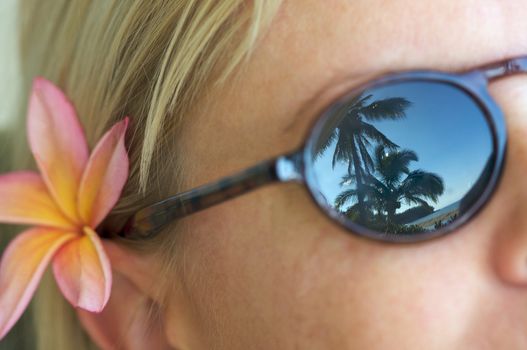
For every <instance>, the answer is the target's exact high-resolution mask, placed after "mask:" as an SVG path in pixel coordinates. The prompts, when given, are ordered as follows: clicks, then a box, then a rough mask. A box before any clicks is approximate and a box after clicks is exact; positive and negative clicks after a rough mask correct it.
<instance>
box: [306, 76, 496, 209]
mask: <svg viewBox="0 0 527 350" xmlns="http://www.w3.org/2000/svg"><path fill="white" fill-rule="evenodd" d="M368 94H373V97H372V98H371V100H370V101H371V102H373V101H374V100H380V99H385V98H393V97H403V98H406V99H407V100H409V101H410V102H411V103H412V105H411V106H410V107H409V108H408V109H407V110H406V118H404V119H400V120H396V121H388V120H384V121H368V122H369V123H371V124H373V125H374V126H375V127H376V128H377V129H378V130H379V131H381V132H382V133H383V134H384V135H386V136H387V137H388V138H389V139H390V140H392V141H393V142H395V143H396V144H398V145H399V146H400V147H401V149H410V150H413V151H415V152H416V153H417V155H418V157H419V161H417V162H412V163H411V165H410V170H416V169H422V170H425V171H427V172H432V173H436V174H438V175H439V176H441V177H442V178H443V180H444V184H445V192H444V193H443V195H442V196H441V197H440V198H439V201H438V203H437V204H433V203H431V202H430V204H432V205H433V206H434V207H435V208H436V209H441V208H443V207H445V206H447V205H449V204H452V203H453V202H457V201H459V200H460V199H461V198H462V197H463V196H464V195H465V194H466V193H467V192H468V190H470V188H471V187H472V185H473V184H474V183H475V182H476V181H477V179H478V177H479V175H480V174H481V171H482V170H483V168H484V166H485V163H486V161H487V160H488V159H489V156H490V155H491V152H492V138H491V132H490V129H489V126H488V125H487V124H486V123H485V122H484V118H483V116H482V113H481V111H480V109H479V107H478V106H477V105H476V104H475V103H474V102H472V100H471V98H470V97H469V96H468V95H466V94H464V93H460V92H459V91H458V90H456V89H455V88H453V87H451V86H449V85H446V84H438V83H425V82H420V83H408V82H407V83H399V84H397V86H391V87H384V88H378V89H375V90H374V91H367V92H366V93H365V95H368ZM334 149H335V145H334V144H333V145H331V147H330V148H329V149H328V150H327V151H326V153H325V154H324V155H323V156H321V157H319V158H318V160H317V161H316V164H315V169H316V173H317V174H318V175H319V176H317V178H318V180H319V182H320V184H321V187H322V189H323V191H322V192H323V193H324V195H325V196H326V198H327V199H328V200H329V201H330V202H333V201H334V198H335V197H336V195H337V194H338V193H339V192H340V191H342V189H340V186H339V182H340V181H333V182H332V181H330V180H331V179H332V178H333V179H334V178H335V177H334V176H324V174H325V173H327V172H336V173H337V174H338V178H341V177H342V176H344V175H345V174H346V172H347V165H346V164H345V163H341V164H338V165H337V166H336V167H335V169H334V170H332V167H331V161H332V157H333V152H334ZM345 188H349V186H348V187H344V188H343V189H345ZM406 208H408V207H402V208H401V209H400V210H399V211H398V212H401V211H404V210H405V209H406Z"/></svg>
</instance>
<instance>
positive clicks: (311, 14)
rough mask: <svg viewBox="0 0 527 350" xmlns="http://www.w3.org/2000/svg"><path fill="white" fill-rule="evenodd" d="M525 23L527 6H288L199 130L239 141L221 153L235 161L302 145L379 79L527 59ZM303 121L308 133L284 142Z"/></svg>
mask: <svg viewBox="0 0 527 350" xmlns="http://www.w3.org/2000/svg"><path fill="white" fill-rule="evenodd" d="M525 18H527V0H508V1H502V0H421V1H415V0H325V1H320V0H286V1H284V3H283V6H282V7H281V8H280V10H279V12H278V14H277V17H276V18H275V20H274V22H273V23H272V25H271V28H270V30H269V31H268V32H267V33H266V36H265V37H264V38H263V40H262V41H261V42H260V44H259V45H258V47H257V49H256V50H255V52H254V54H253V55H252V57H251V60H250V61H249V63H248V64H247V65H246V66H245V67H244V70H243V74H242V75H240V77H239V78H238V79H236V80H235V81H234V82H233V84H232V85H231V89H230V93H228V92H227V91H226V90H221V91H217V93H218V94H219V95H220V97H218V98H213V100H214V101H215V103H213V104H211V105H212V106H213V108H214V114H212V113H206V116H203V115H202V116H201V117H202V118H207V120H206V123H198V124H199V125H200V128H201V130H200V132H201V133H203V134H207V133H208V132H209V133H218V132H224V135H235V136H234V137H232V138H229V140H226V141H225V142H224V143H223V144H222V145H219V146H220V147H218V148H217V150H218V151H223V152H224V153H225V155H227V156H228V155H229V154H230V155H232V154H233V152H235V154H239V153H240V145H243V144H251V143H255V141H256V140H258V142H257V145H255V146H254V147H250V148H249V149H244V150H243V153H244V154H245V153H247V157H252V158H253V160H256V159H262V158H266V157H270V156H273V155H276V154H278V153H280V152H284V151H287V150H288V149H289V150H290V149H291V147H294V146H296V145H299V143H300V142H301V140H302V138H303V136H304V133H303V132H304V131H305V129H307V127H308V125H310V120H311V119H313V118H314V117H315V116H316V115H317V113H318V112H320V109H321V108H322V107H324V106H325V105H326V104H327V103H329V102H330V101H331V100H332V99H334V98H335V97H337V96H338V95H339V94H342V93H344V92H345V90H346V89H348V88H350V87H351V86H353V85H355V84H357V83H358V82H361V81H364V80H367V79H369V78H371V77H373V76H375V75H379V74H382V73H386V72H388V71H397V70H405V69H417V68H419V69H425V68H429V69H444V70H459V69H465V68H469V67H474V66H477V65H480V64H484V63H488V62H491V61H495V60H501V59H503V58H508V57H511V56H518V55H522V54H525V53H527V21H525ZM213 95H214V94H213ZM295 119H300V120H301V123H300V124H301V126H300V129H303V130H296V131H295V130H291V133H289V134H288V136H289V137H287V138H284V137H283V136H284V133H283V129H284V128H285V129H286V130H288V129H287V126H288V125H289V124H290V123H291V121H292V120H295ZM198 120H199V119H198ZM303 121H305V122H303ZM204 124H206V125H204ZM207 129H208V131H207ZM204 137H206V136H204ZM243 164H247V163H246V162H244V163H243Z"/></svg>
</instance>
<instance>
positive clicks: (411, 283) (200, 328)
mask: <svg viewBox="0 0 527 350" xmlns="http://www.w3.org/2000/svg"><path fill="white" fill-rule="evenodd" d="M526 18H527V2H526V1H524V0H509V1H497V0H463V1H459V0H442V1H412V0H390V1H383V0H331V1H317V0H289V1H286V2H285V4H284V5H283V7H282V8H281V9H280V11H279V13H278V16H277V17H276V20H275V21H274V23H273V24H272V26H271V29H270V31H269V33H268V35H266V36H265V38H264V39H263V41H262V42H261V44H260V45H259V46H258V48H257V50H256V52H255V53H254V55H253V56H252V59H251V61H250V63H249V64H248V66H247V68H246V71H245V72H244V73H243V74H241V75H240V78H239V79H237V80H236V81H234V82H233V83H232V84H231V85H230V89H228V90H227V89H224V88H223V89H221V90H217V91H214V92H213V93H212V94H211V96H210V99H208V100H207V101H206V103H204V104H203V106H202V109H201V110H200V111H198V115H197V117H196V118H194V119H193V120H192V123H191V125H190V124H189V125H188V126H187V130H185V132H186V137H185V139H184V140H183V145H182V151H183V152H185V153H186V154H189V159H188V161H187V164H184V166H185V168H186V169H187V174H193V175H192V177H191V178H189V179H188V182H187V184H186V187H188V188H190V187H193V186H197V185H201V184H204V183H207V182H210V181H214V180H217V179H219V178H221V177H222V176H225V175H230V174H233V173H235V172H237V171H239V170H242V169H244V168H247V167H249V166H251V165H253V164H255V163H257V162H259V161H262V160H264V159H268V158H271V157H273V156H276V155H279V154H282V153H286V152H288V151H291V150H293V149H295V148H296V147H298V146H299V145H300V144H301V142H302V140H303V137H304V135H305V133H306V131H307V130H308V128H309V126H310V125H311V123H312V121H313V120H314V119H315V118H316V117H317V115H318V113H320V112H321V110H322V109H323V108H324V107H325V106H326V105H327V104H328V103H329V102H331V101H332V100H333V99H335V98H336V97H337V96H339V95H341V94H343V93H344V92H345V91H346V90H348V89H350V88H352V87H353V86H356V85H357V84H360V83H361V82H364V81H367V80H369V79H371V78H373V77H375V76H378V75H380V74H382V73H385V72H388V71H399V70H406V69H417V68H419V69H421V68H425V69H441V70H448V71H458V70H462V69H466V68H472V67H476V66H479V65H481V64H485V63H489V62H493V61H497V60H501V59H503V58H509V57H513V56H518V55H525V54H527V21H526V20H525V19H526ZM490 91H491V94H492V95H493V97H494V98H495V99H496V101H497V102H498V104H499V105H500V106H501V108H502V109H503V111H504V113H505V115H506V122H507V126H508V130H509V133H510V134H509V149H508V155H507V157H508V158H507V163H506V166H505V169H504V174H503V179H502V182H501V183H500V185H499V187H498V189H497V191H496V193H495V195H494V196H493V197H492V198H491V200H490V202H489V203H488V205H487V206H486V207H485V208H484V209H483V211H482V212H481V213H480V214H479V215H478V216H477V217H475V218H474V219H473V220H472V221H471V222H470V223H469V224H467V225H465V226H463V227H462V228H461V229H459V230H458V231H456V232H455V233H453V234H451V235H447V236H444V237H442V238H439V239H436V240H431V241H427V242H422V243H418V244H411V245H404V244H386V243H381V242H376V241H372V240H367V239H364V238H360V237H358V236H355V235H353V234H350V233H348V232H346V231H344V230H343V229H342V228H340V227H337V226H336V225H334V224H333V223H332V222H331V221H330V220H328V219H327V218H326V217H325V216H324V215H323V214H322V213H321V212H320V211H319V210H318V209H317V207H316V206H315V205H314V203H313V202H312V201H311V200H310V198H309V195H308V193H307V192H306V190H305V189H304V188H303V187H302V186H300V185H298V184H294V183H290V184H276V185H271V186H267V187H264V188H261V189H258V190H256V191H254V192H251V193H249V194H247V195H244V196H242V197H239V198H237V199H234V200H230V201H228V202H226V203H223V204H221V205H219V206H216V207H213V208H211V209H208V210H206V211H203V212H200V213H198V214H196V215H193V216H191V217H188V218H187V219H185V220H184V222H185V223H186V225H187V227H188V231H189V232H186V233H185V236H184V246H183V247H182V251H183V252H184V256H182V257H181V263H182V264H183V265H182V266H183V271H184V273H182V274H181V275H178V276H177V277H176V279H177V281H178V284H179V285H180V286H181V289H180V291H181V293H180V294H178V295H177V296H174V298H173V299H172V300H171V302H170V305H169V309H168V319H167V328H168V332H169V333H170V334H169V336H170V338H171V340H172V342H173V343H174V344H179V343H184V344H187V345H189V344H190V346H191V348H192V346H194V347H196V348H201V349H212V348H215V349H216V348H217V349H526V348H527V215H526V214H525V213H526V212H527V183H526V182H525V176H526V175H525V174H527V137H526V136H525V135H527V75H523V76H516V77H511V78H505V79H502V80H500V81H496V82H493V83H491V85H490Z"/></svg>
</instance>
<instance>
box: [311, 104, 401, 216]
mask: <svg viewBox="0 0 527 350" xmlns="http://www.w3.org/2000/svg"><path fill="white" fill-rule="evenodd" d="M372 97H373V96H372V95H367V96H363V95H358V96H356V97H354V98H352V99H351V101H350V102H349V103H347V104H345V105H343V106H342V107H341V111H337V113H338V114H344V117H343V118H341V119H338V120H337V124H336V125H335V126H329V127H328V128H327V129H326V130H325V131H326V132H325V133H324V132H323V136H322V137H321V139H320V142H319V144H318V146H317V150H318V151H317V152H316V154H315V158H316V157H318V156H320V155H322V154H323V153H324V152H325V151H326V150H327V149H328V148H329V147H330V146H331V145H332V144H333V143H334V142H336V146H335V151H334V153H333V161H332V165H333V168H334V167H335V164H336V163H337V162H339V161H341V162H346V163H347V165H348V174H349V175H350V177H351V176H353V177H354V182H355V183H356V191H357V192H356V197H357V200H358V205H357V208H358V213H359V216H360V217H361V218H362V220H366V217H367V212H366V210H365V209H366V206H365V203H364V196H365V194H364V193H363V192H364V191H363V187H364V182H365V181H364V179H365V178H367V177H368V176H370V175H371V173H372V172H374V170H375V169H374V168H375V166H374V161H373V159H372V156H371V155H370V152H369V150H368V149H369V148H371V147H372V142H373V143H375V144H378V145H382V146H384V147H387V148H389V149H396V148H398V147H399V146H398V145H396V144H395V143H394V142H392V141H391V140H390V139H388V137H386V136H385V135H384V134H383V133H382V132H380V131H379V130H377V128H376V127H375V126H373V125H372V124H370V123H368V122H367V121H379V120H386V119H389V120H397V119H402V118H405V117H406V114H405V111H406V109H407V108H408V107H409V106H410V105H411V103H410V101H408V100H406V99H404V98H400V97H395V98H387V99H382V100H375V101H371V99H372ZM342 109H343V110H342Z"/></svg>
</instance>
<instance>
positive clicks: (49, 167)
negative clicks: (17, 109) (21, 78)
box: [28, 78, 88, 222]
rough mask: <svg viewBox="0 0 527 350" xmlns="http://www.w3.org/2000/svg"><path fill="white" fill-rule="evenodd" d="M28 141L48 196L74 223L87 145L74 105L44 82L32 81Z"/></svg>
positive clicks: (86, 156)
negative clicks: (49, 195)
mask: <svg viewBox="0 0 527 350" xmlns="http://www.w3.org/2000/svg"><path fill="white" fill-rule="evenodd" d="M28 139H29V145H30V148H31V151H32V152H33V155H34V157H35V160H36V162H37V165H38V167H39V169H40V172H41V173H42V177H43V179H44V182H45V183H46V185H47V187H48V190H49V192H50V193H51V196H52V197H53V198H54V199H55V202H56V203H57V204H58V206H59V207H60V208H61V209H62V211H63V212H64V214H65V215H66V216H68V218H70V219H71V220H73V221H76V222H77V221H78V215H77V210H76V209H77V208H76V205H77V201H76V197H77V193H78V189H79V184H80V180H81V177H82V173H83V172H84V168H85V166H86V162H87V161H88V145H87V143H86V138H85V136H84V132H83V130H82V127H81V125H80V123H79V120H78V119H77V113H76V112H75V109H74V107H73V105H72V104H71V102H70V101H69V100H68V98H67V97H66V96H65V95H64V93H63V92H62V91H61V90H60V89H59V88H58V87H56V86H55V85H53V84H52V83H51V82H49V81H47V80H46V79H44V78H35V80H34V81H33V91H32V94H31V98H30V101H29V109H28Z"/></svg>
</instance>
